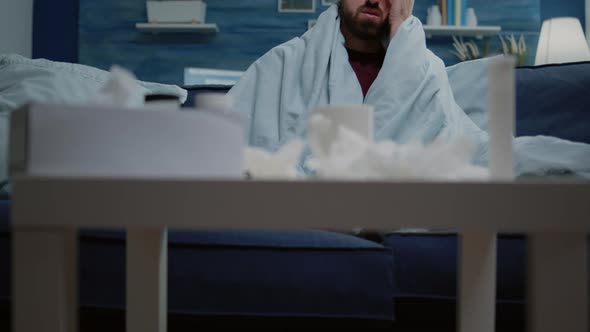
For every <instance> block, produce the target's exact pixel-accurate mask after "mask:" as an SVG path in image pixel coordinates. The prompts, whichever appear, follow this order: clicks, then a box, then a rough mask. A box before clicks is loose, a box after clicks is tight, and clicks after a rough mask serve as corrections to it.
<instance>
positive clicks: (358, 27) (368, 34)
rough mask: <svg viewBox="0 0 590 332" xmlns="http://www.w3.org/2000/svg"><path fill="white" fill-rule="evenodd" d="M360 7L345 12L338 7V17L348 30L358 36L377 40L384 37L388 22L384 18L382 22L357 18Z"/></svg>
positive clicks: (387, 31) (387, 30)
mask: <svg viewBox="0 0 590 332" xmlns="http://www.w3.org/2000/svg"><path fill="white" fill-rule="evenodd" d="M361 9H362V7H361V8H359V10H358V11H357V12H356V13H352V14H351V13H347V12H345V10H344V9H342V8H341V9H340V17H341V19H342V23H343V24H344V25H345V26H346V28H347V29H348V31H350V33H352V34H353V35H355V36H356V37H358V38H361V39H365V40H377V39H381V38H383V37H385V36H386V35H387V34H388V33H389V22H388V21H387V20H385V22H382V23H376V22H372V21H369V20H362V21H361V20H359V19H358V17H357V16H358V15H359V14H360V12H361Z"/></svg>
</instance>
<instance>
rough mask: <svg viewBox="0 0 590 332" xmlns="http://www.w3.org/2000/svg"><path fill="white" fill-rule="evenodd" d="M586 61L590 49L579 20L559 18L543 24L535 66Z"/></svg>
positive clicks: (589, 56)
mask: <svg viewBox="0 0 590 332" xmlns="http://www.w3.org/2000/svg"><path fill="white" fill-rule="evenodd" d="M588 60H590V49H589V48H588V44H587V42H586V37H585V36H584V31H583V30H582V24H581V23H580V20H579V19H577V18H574V17H559V18H553V19H549V20H546V21H545V22H543V27H542V28H541V36H540V38H539V46H538V47H537V56H536V58H535V65H544V64H548V63H564V62H576V61H588Z"/></svg>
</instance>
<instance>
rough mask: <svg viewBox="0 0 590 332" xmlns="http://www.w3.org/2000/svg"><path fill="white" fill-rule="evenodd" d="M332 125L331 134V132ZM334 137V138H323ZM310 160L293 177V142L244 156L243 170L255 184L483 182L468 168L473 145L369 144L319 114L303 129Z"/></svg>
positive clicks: (482, 173)
mask: <svg viewBox="0 0 590 332" xmlns="http://www.w3.org/2000/svg"><path fill="white" fill-rule="evenodd" d="M333 126H336V127H337V128H336V130H333V129H334V127H333ZM327 133H336V134H335V136H334V137H326V136H328V135H330V134H327ZM308 143H309V147H310V149H311V156H310V158H308V159H306V161H305V167H306V168H307V169H309V170H311V172H309V173H302V172H298V171H297V170H298V163H299V161H300V157H301V153H302V152H303V149H304V143H303V141H301V140H300V139H294V140H292V141H291V142H290V143H288V144H286V145H285V146H284V147H283V148H281V149H280V150H278V151H277V152H276V153H270V152H266V151H263V150H261V149H258V148H248V149H247V150H246V152H245V166H246V169H247V172H248V173H249V175H250V176H251V177H252V178H254V179H256V178H259V179H297V178H315V179H328V180H355V181H356V180H360V181H373V180H429V181H458V180H481V179H488V178H489V171H488V169H487V168H483V167H479V166H475V165H473V164H471V162H470V160H471V158H472V153H473V146H472V144H470V142H469V141H467V140H456V141H442V140H438V141H435V142H433V143H432V144H429V145H423V144H421V143H408V144H397V143H395V142H393V141H381V142H374V141H373V140H369V139H367V138H365V137H363V136H361V135H359V134H357V133H356V132H355V131H353V130H351V129H349V128H347V127H345V126H342V125H337V124H335V122H334V121H332V120H331V119H330V118H328V117H326V116H325V115H322V114H314V115H313V116H312V117H311V121H310V126H309V130H308Z"/></svg>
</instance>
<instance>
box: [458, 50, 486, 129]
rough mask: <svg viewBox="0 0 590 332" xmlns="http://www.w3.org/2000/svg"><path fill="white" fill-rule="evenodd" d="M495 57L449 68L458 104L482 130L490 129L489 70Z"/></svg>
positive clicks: (466, 62) (461, 63) (462, 63)
mask: <svg viewBox="0 0 590 332" xmlns="http://www.w3.org/2000/svg"><path fill="white" fill-rule="evenodd" d="M492 58H493V57H488V58H484V59H477V60H470V61H465V62H460V63H458V64H456V65H454V66H449V67H447V74H448V77H449V83H450V85H451V89H452V90H453V95H454V97H455V101H456V102H457V104H458V105H459V106H460V107H461V108H462V109H463V110H464V111H465V113H467V115H468V116H469V117H470V118H471V120H473V122H475V124H477V125H478V126H479V127H480V128H481V129H482V130H486V131H487V127H488V115H487V110H488V68H489V63H490V60H491V59H492Z"/></svg>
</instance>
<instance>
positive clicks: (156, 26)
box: [135, 23, 219, 34]
mask: <svg viewBox="0 0 590 332" xmlns="http://www.w3.org/2000/svg"><path fill="white" fill-rule="evenodd" d="M135 27H136V28H137V29H138V30H139V31H143V32H151V33H180V32H182V33H194V34H214V33H218V32H219V27H217V24H214V23H199V24H194V23H136V24H135Z"/></svg>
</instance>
